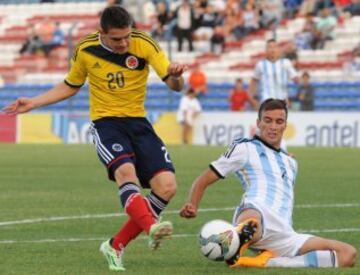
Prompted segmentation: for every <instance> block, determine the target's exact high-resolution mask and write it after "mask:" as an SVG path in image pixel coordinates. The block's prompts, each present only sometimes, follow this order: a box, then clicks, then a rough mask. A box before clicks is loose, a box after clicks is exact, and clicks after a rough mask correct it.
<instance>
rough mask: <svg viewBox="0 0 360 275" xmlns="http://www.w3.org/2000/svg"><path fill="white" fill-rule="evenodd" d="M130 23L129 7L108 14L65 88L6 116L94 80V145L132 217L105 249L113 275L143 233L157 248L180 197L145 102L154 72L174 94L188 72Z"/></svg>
mask: <svg viewBox="0 0 360 275" xmlns="http://www.w3.org/2000/svg"><path fill="white" fill-rule="evenodd" d="M132 23H133V21H132V18H131V16H130V15H129V13H128V12H127V11H126V10H125V9H124V8H122V7H120V6H112V7H108V8H106V9H105V10H104V11H103V13H102V15H101V19H100V31H99V32H98V33H94V34H91V35H88V36H87V37H85V38H84V39H83V40H82V41H80V43H79V44H78V46H77V48H76V51H75V53H74V56H73V58H72V64H71V69H70V71H69V73H68V75H67V76H66V78H65V81H64V82H63V83H60V84H58V85H57V86H55V87H54V88H52V89H50V90H49V91H47V92H45V93H43V94H41V95H38V96H35V97H32V98H19V99H17V100H16V101H15V102H14V103H12V104H10V105H8V106H7V107H5V108H4V109H3V110H4V111H5V112H6V113H8V114H19V113H25V112H28V111H30V110H32V109H34V108H38V107H41V106H45V105H48V104H52V103H56V102H59V101H61V100H64V99H66V98H69V97H71V96H73V95H75V94H76V93H77V92H78V91H79V89H80V87H81V86H82V85H83V84H84V83H85V80H86V79H87V80H88V82H89V94H90V118H91V120H92V125H91V132H92V134H93V138H94V144H95V146H96V149H97V153H98V156H99V158H100V160H101V161H102V162H103V163H104V165H105V166H106V168H107V170H108V174H109V178H110V179H111V180H113V181H115V182H116V183H117V185H118V187H119V197H120V201H121V204H122V206H123V207H124V210H125V212H126V213H127V214H128V220H127V221H126V223H125V224H124V225H123V226H122V228H121V229H120V230H119V232H118V233H117V234H115V235H114V236H113V238H111V239H110V240H108V241H105V242H103V243H102V244H101V246H100V251H101V252H102V253H103V254H104V256H105V258H106V259H107V260H108V263H109V268H110V269H111V270H125V269H124V266H123V262H122V255H123V252H124V248H125V247H126V245H127V244H128V243H129V242H130V241H131V240H132V239H134V238H136V237H137V236H138V235H139V234H140V233H141V232H142V231H144V232H145V233H146V234H147V235H148V236H149V246H150V247H151V248H152V249H156V248H157V247H158V246H159V245H160V242H161V241H162V240H164V239H167V238H169V237H170V236H171V234H172V231H173V227H172V223H171V222H169V221H163V222H160V221H158V217H159V215H160V213H161V211H162V210H164V208H165V207H166V205H167V204H168V202H169V200H170V199H171V198H172V197H173V196H174V195H175V192H176V180H175V170H174V167H173V165H172V162H171V159H170V156H169V154H168V152H167V150H166V147H165V146H164V144H163V142H162V141H161V139H160V138H159V137H158V136H157V135H156V134H155V132H154V130H153V128H152V126H151V125H150V123H149V122H148V121H147V119H146V118H145V109H144V100H145V93H146V83H147V77H148V74H149V65H151V66H152V67H153V68H154V70H155V71H156V73H157V74H158V76H159V77H160V78H162V80H163V81H164V82H165V83H166V84H167V86H168V87H170V88H171V89H173V90H175V91H180V90H181V89H182V88H183V84H184V81H183V78H182V73H183V72H184V71H185V69H186V67H185V66H184V65H181V64H177V63H170V61H169V60H168V58H167V57H166V55H165V53H164V52H163V50H162V49H161V48H160V47H159V45H158V43H157V42H155V41H154V40H153V39H152V38H151V37H150V36H148V35H147V34H146V33H144V32H141V31H138V30H136V29H132V28H131V26H132ZM140 185H141V186H142V187H143V188H150V189H151V192H150V194H148V195H147V196H146V197H143V196H142V195H141V194H140V188H139V186H140Z"/></svg>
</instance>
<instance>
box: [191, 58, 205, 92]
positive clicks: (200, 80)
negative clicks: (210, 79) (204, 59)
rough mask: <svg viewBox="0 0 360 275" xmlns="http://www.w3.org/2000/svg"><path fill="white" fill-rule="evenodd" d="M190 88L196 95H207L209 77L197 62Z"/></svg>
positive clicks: (193, 69) (192, 72) (192, 71)
mask: <svg viewBox="0 0 360 275" xmlns="http://www.w3.org/2000/svg"><path fill="white" fill-rule="evenodd" d="M189 86H190V88H191V89H193V90H194V92H195V95H197V96H198V95H205V94H206V93H207V89H208V87H207V77H206V74H205V73H204V72H203V71H202V70H201V68H200V64H199V63H198V62H195V64H194V67H193V68H192V70H191V72H190V75H189Z"/></svg>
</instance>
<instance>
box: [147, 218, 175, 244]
mask: <svg viewBox="0 0 360 275" xmlns="http://www.w3.org/2000/svg"><path fill="white" fill-rule="evenodd" d="M172 233H173V225H172V223H171V222H169V221H164V222H158V223H154V224H153V225H152V226H151V227H150V231H149V247H150V248H151V249H153V250H155V249H158V248H159V246H160V245H161V242H162V241H163V240H167V239H170V238H171V235H172Z"/></svg>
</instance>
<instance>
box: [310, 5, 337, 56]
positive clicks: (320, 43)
mask: <svg viewBox="0 0 360 275" xmlns="http://www.w3.org/2000/svg"><path fill="white" fill-rule="evenodd" d="M336 24H337V21H336V18H335V17H334V16H332V15H331V13H330V9H329V8H323V9H322V10H321V17H320V18H319V20H318V22H317V23H316V31H315V36H314V40H313V45H312V48H313V49H314V50H316V49H323V48H324V47H325V42H326V41H328V40H333V39H334V38H335V31H334V30H335V27H336Z"/></svg>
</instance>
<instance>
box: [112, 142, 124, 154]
mask: <svg viewBox="0 0 360 275" xmlns="http://www.w3.org/2000/svg"><path fill="white" fill-rule="evenodd" d="M111 148H112V149H113V151H115V152H121V151H122V150H123V149H124V148H123V147H122V145H121V144H119V143H114V144H113V145H112V147H111Z"/></svg>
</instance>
